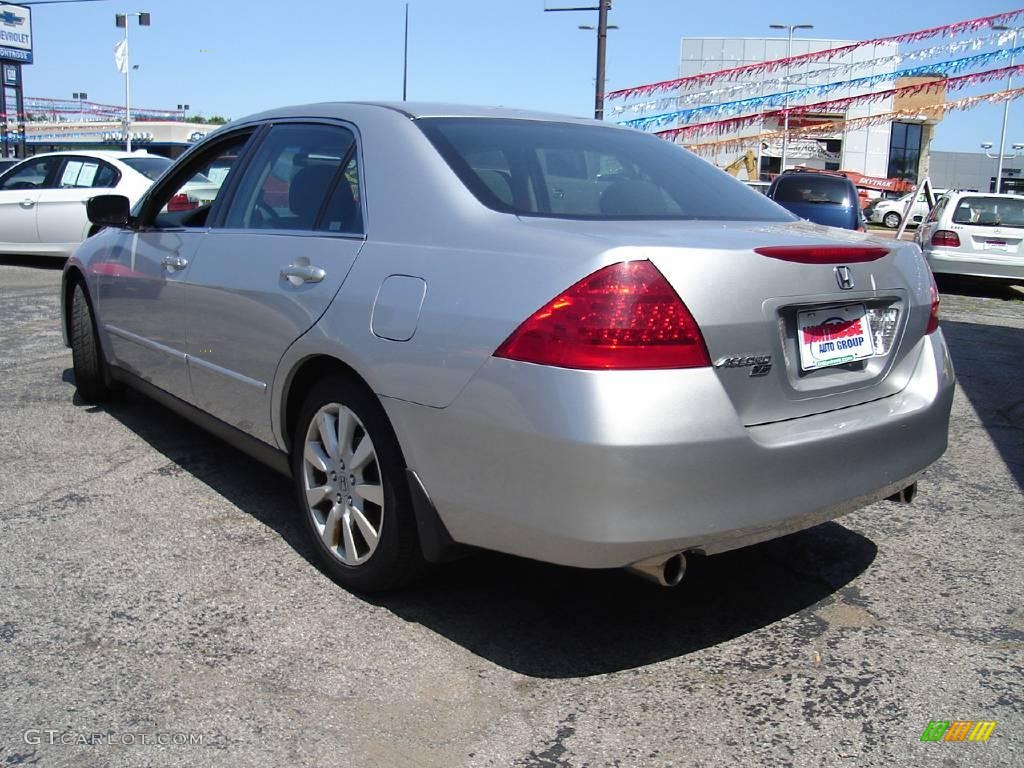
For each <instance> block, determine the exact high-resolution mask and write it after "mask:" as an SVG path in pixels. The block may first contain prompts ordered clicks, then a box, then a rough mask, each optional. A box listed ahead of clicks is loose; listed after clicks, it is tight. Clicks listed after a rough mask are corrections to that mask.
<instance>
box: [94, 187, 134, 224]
mask: <svg viewBox="0 0 1024 768" xmlns="http://www.w3.org/2000/svg"><path fill="white" fill-rule="evenodd" d="M85 211H86V215H88V217H89V221H91V222H92V223H93V224H99V225H100V226H102V227H119V228H123V227H127V226H128V225H129V224H130V223H131V219H132V204H131V203H130V202H129V201H128V198H127V197H125V196H124V195H96V197H91V198H89V202H87V203H86V204H85Z"/></svg>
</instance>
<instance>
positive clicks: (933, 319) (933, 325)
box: [924, 275, 939, 334]
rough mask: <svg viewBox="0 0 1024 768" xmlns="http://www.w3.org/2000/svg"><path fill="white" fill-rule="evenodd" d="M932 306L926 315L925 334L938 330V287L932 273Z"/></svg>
mask: <svg viewBox="0 0 1024 768" xmlns="http://www.w3.org/2000/svg"><path fill="white" fill-rule="evenodd" d="M931 287H932V307H931V313H930V314H929V315H928V327H927V328H925V329H924V332H925V333H926V334H928V333H934V332H935V331H937V330H939V287H938V286H937V285H935V275H932V286H931Z"/></svg>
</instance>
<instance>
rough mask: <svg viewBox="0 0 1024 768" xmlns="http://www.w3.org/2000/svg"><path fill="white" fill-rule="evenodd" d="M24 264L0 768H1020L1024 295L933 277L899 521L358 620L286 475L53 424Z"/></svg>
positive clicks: (383, 610) (459, 597) (854, 525)
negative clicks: (924, 462)
mask: <svg viewBox="0 0 1024 768" xmlns="http://www.w3.org/2000/svg"><path fill="white" fill-rule="evenodd" d="M54 266H55V265H47V264H46V263H45V262H39V261H32V260H27V259H17V258H8V259H4V260H3V261H0V434H2V436H3V440H2V442H0V531H2V534H3V541H2V544H0V546H2V555H0V681H2V694H3V695H2V696H0V763H2V764H3V765H5V766H11V765H41V766H74V767H75V768H81V767H82V766H182V765H195V766H200V765H201V766H257V765H259V766H265V765H287V766H299V765H318V766H319V765H340V766H353V767H354V766H359V767H360V768H362V767H366V766H397V767H398V768H404V767H405V766H438V767H441V766H444V767H448V766H531V767H541V766H684V765H694V766H720V765H724V764H733V765H744V766H746V765H751V766H769V765H795V766H823V765H830V766H831V765H841V766H866V765H870V766H907V765H943V766H961V765H965V766H1020V765H1022V764H1024V605H1022V596H1024V568H1022V564H1024V494H1022V490H1021V489H1022V485H1024V377H1022V375H1021V374H1022V372H1024V364H1022V362H1021V361H1022V359H1024V292H1021V291H1020V290H1017V289H1014V288H1009V287H1002V286H992V285H988V284H979V283H974V282H963V281H961V282H957V283H950V282H946V281H944V282H943V283H942V288H943V291H944V296H943V329H944V332H945V333H946V337H947V339H948V341H949V343H950V347H951V349H952V354H953V357H954V360H955V363H956V366H957V373H958V376H959V381H960V386H959V389H958V393H957V397H956V402H955V404H954V413H953V424H952V429H951V434H950V446H949V450H948V451H947V453H946V455H945V457H944V458H943V459H942V460H941V461H939V462H938V463H937V464H936V465H934V466H933V467H932V468H931V469H930V470H929V471H928V473H927V474H926V475H925V477H924V479H923V480H922V482H921V488H920V494H919V496H918V498H917V499H916V500H915V502H914V503H913V504H912V505H909V506H903V505H896V504H893V503H889V502H884V503H880V504H877V505H874V506H872V507H870V508H867V509H865V510H862V511H860V512H857V513H855V514H853V515H850V516H848V517H846V518H843V519H842V520H841V521H839V522H836V523H828V524H825V525H822V526H819V527H817V528H814V529H811V530H809V531H805V532H802V533H799V534H795V535H793V536H789V537H787V538H785V539H781V540H778V541H774V542H769V543H766V544H763V545H758V546H756V547H752V548H748V549H746V550H741V551H737V552H733V553H728V554H726V555H721V556H718V557H714V558H709V559H707V560H706V561H704V562H702V563H699V564H698V566H697V567H696V568H695V569H694V573H692V574H691V576H689V577H688V579H687V580H686V581H685V582H684V584H683V586H681V587H679V588H677V589H674V590H662V589H659V588H657V587H654V586H653V585H649V584H647V583H645V582H642V581H640V580H638V579H636V578H634V577H631V576H629V575H626V574H624V573H620V572H583V571H574V570H570V569H563V568H556V567H551V566H545V565H541V564H538V563H533V562H529V561H522V560H517V559H514V558H509V557H502V556H497V555H483V556H480V557H477V558H474V559H471V560H466V561H462V562H459V563H455V564H453V565H450V566H448V567H445V568H444V569H442V570H441V571H439V572H437V573H436V574H435V575H434V576H433V578H431V579H430V580H429V581H428V582H427V583H426V584H425V585H423V586H421V587H418V588H415V589H411V590H408V591H405V592H402V593H400V594H396V595H391V596H386V597H380V598H374V599H372V600H368V599H364V598H360V597H357V596H355V595H353V594H350V593H348V592H346V591H345V590H343V589H341V588H340V587H338V586H336V585H335V584H334V583H333V582H331V581H330V580H329V579H327V578H326V577H325V576H324V575H323V574H322V573H320V571H319V570H318V568H317V566H316V565H315V564H314V562H313V559H314V558H313V552H312V550H311V548H310V547H309V545H308V544H307V542H306V540H305V539H304V537H303V533H302V530H301V528H300V526H299V525H298V523H297V521H296V520H295V518H294V517H293V513H292V508H291V501H290V494H289V488H288V484H287V481H286V480H284V479H283V478H280V477H278V476H276V475H275V474H274V473H272V472H270V471H268V470H265V469H264V468H263V467H262V466H261V465H259V464H257V463H255V462H254V461H252V460H250V459H248V458H246V457H245V456H243V455H241V454H239V453H237V452H236V451H234V450H233V449H231V448H229V447H227V446H226V445H224V444H222V443H220V442H218V441H217V440H215V439H213V438H211V437H209V436H207V435H206V434H205V433H203V432H202V431H201V430H199V429H198V428H195V427H193V426H191V425H190V424H188V423H187V422H185V421H183V420H182V419H180V418H178V417H177V416H174V415H172V414H171V413H170V412H168V411H165V410H164V409H162V408H161V407H159V406H157V405H155V404H153V403H151V402H149V401H147V400H146V399H144V398H142V397H141V396H134V395H130V396H128V397H127V399H125V400H124V401H122V402H118V403H115V404H112V405H110V406H105V407H102V408H98V407H87V406H84V405H81V404H79V403H78V402H77V401H76V399H75V389H74V378H73V374H72V371H71V354H70V351H69V350H67V349H65V348H64V347H63V346H62V344H61V334H60V329H59V323H58V315H59V308H58V297H57V286H58V284H59V279H60V272H59V270H58V269H56V268H54ZM879 449H880V450H882V449H884V446H879ZM800 471H801V469H800V468H797V467H794V476H793V478H791V479H789V480H787V482H799V472H800ZM930 720H994V721H996V722H997V726H996V728H995V730H994V732H993V733H992V736H991V738H990V739H989V740H988V741H987V742H985V743H969V742H962V743H943V742H940V743H925V742H921V741H920V737H921V734H922V732H923V731H924V729H925V727H926V726H927V725H928V723H929V721H930ZM129 737H130V738H129ZM181 741H184V742H186V743H177V742H181Z"/></svg>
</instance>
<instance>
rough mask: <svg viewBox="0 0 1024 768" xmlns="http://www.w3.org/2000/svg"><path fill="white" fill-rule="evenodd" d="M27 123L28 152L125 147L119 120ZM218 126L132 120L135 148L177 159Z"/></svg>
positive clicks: (121, 124)
mask: <svg viewBox="0 0 1024 768" xmlns="http://www.w3.org/2000/svg"><path fill="white" fill-rule="evenodd" d="M24 125H25V144H26V149H27V153H28V154H29V155H38V154H40V153H42V152H59V151H64V150H76V149H77V150H85V149H124V145H125V137H124V123H123V122H122V121H120V120H107V121H104V120H76V121H61V120H54V121H30V122H27V123H25V124H24ZM217 127H218V126H216V125H207V124H205V123H188V122H184V121H179V120H133V121H132V131H131V133H132V149H145V150H148V151H149V152H153V153H154V154H159V155H166V156H167V157H171V158H174V157H177V156H178V155H180V154H181V153H182V152H184V151H185V150H186V149H188V148H189V146H191V145H192V144H194V143H195V142H197V141H199V140H200V139H201V138H203V137H204V136H205V135H206V134H208V133H210V132H211V131H213V130H214V129H215V128H217ZM12 145H13V142H12ZM12 148H13V146H12Z"/></svg>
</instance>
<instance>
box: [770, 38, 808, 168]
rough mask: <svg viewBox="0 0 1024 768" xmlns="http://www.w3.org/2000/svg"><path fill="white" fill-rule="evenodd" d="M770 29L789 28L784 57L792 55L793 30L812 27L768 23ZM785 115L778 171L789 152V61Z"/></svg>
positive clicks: (783, 164) (783, 165)
mask: <svg viewBox="0 0 1024 768" xmlns="http://www.w3.org/2000/svg"><path fill="white" fill-rule="evenodd" d="M769 27H770V28H771V29H786V30H789V43H788V44H787V45H786V58H787V59H791V58H792V57H793V32H794V31H795V30H797V29H814V25H813V24H770V25H769ZM784 109H785V115H784V117H783V120H784V123H783V126H782V161H781V162H780V163H779V173H782V172H783V171H785V170H786V157H787V155H788V152H789V61H787V62H786V101H785V106H784Z"/></svg>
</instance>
